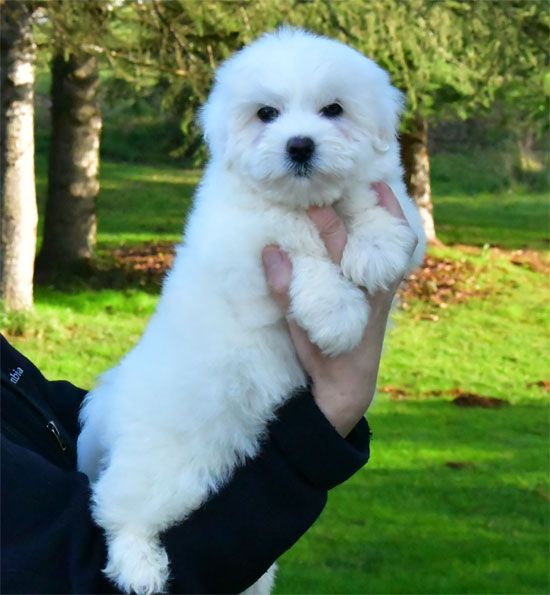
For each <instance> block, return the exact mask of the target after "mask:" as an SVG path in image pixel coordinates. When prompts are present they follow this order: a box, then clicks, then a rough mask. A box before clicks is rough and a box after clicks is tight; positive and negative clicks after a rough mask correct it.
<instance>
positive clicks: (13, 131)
mask: <svg viewBox="0 0 550 595" xmlns="http://www.w3.org/2000/svg"><path fill="white" fill-rule="evenodd" d="M32 19H33V10H32V8H31V7H30V6H29V4H28V3H26V2H22V1H20V2H14V1H11V2H4V3H3V4H2V14H1V25H0V35H1V40H2V41H1V52H2V55H1V62H0V77H1V86H2V87H1V88H2V99H1V108H0V110H1V111H0V127H1V142H2V147H1V156H0V196H1V199H0V207H1V224H2V229H1V233H0V237H1V239H0V248H1V251H0V295H1V297H2V299H3V300H4V307H5V309H6V310H7V311H17V310H26V309H29V308H31V307H32V302H33V291H32V284H33V273H34V258H35V251H36V224H37V220H38V214H37V207H36V190H35V183H34V106H33V94H34V62H35V57H36V46H35V43H34V40H33V36H32Z"/></svg>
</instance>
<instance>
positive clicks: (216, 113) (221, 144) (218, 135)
mask: <svg viewBox="0 0 550 595" xmlns="http://www.w3.org/2000/svg"><path fill="white" fill-rule="evenodd" d="M199 122H200V125H201V128H202V131H203V136H204V140H205V141H206V143H207V145H208V148H209V150H210V154H211V155H212V157H217V156H219V155H221V154H222V153H223V151H224V150H225V146H226V144H227V136H228V129H227V105H226V102H225V101H224V98H223V93H222V92H221V89H220V85H219V84H215V85H214V88H213V89H212V92H211V93H210V96H209V97H208V101H207V102H206V103H205V105H204V106H203V107H202V108H201V110H200V111H199Z"/></svg>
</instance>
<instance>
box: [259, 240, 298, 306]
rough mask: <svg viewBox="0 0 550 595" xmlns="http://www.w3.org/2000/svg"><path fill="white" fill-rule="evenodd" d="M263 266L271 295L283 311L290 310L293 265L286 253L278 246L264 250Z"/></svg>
mask: <svg viewBox="0 0 550 595" xmlns="http://www.w3.org/2000/svg"><path fill="white" fill-rule="evenodd" d="M262 264H263V267H264V271H265V276H266V279H267V285H268V287H269V289H270V290H271V295H272V296H273V298H274V299H275V301H276V302H277V303H278V304H279V306H281V308H282V309H283V310H285V311H286V310H287V309H288V304H289V298H288V288H289V287H290V281H291V279H292V263H291V262H290V259H289V258H288V256H287V254H286V252H284V251H283V250H281V249H280V248H279V247H278V246H266V247H265V248H264V249H263V250H262Z"/></svg>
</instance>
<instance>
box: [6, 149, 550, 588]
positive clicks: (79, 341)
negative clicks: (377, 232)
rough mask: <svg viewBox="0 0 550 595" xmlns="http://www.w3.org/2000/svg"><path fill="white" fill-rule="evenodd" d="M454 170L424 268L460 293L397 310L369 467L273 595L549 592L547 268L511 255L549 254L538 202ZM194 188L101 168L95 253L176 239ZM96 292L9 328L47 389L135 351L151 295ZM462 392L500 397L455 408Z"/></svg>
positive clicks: (293, 558) (530, 193) (80, 289)
mask: <svg viewBox="0 0 550 595" xmlns="http://www.w3.org/2000/svg"><path fill="white" fill-rule="evenodd" d="M453 159H454V158H445V157H438V158H436V159H434V162H433V168H434V196H435V200H434V203H435V207H434V208H435V215H436V224H437V228H438V231H439V235H440V238H441V239H442V240H443V241H444V242H445V243H446V244H448V245H447V246H446V247H440V248H437V249H434V251H433V252H432V256H433V258H435V259H439V260H441V259H443V260H446V261H449V262H453V263H461V266H462V265H463V268H464V270H466V271H467V279H466V280H464V279H463V280H461V279H457V287H459V288H460V287H461V285H460V284H461V283H462V282H464V283H467V284H469V285H467V287H468V289H469V290H470V293H468V292H466V297H465V299H463V300H458V301H457V302H456V303H455V301H453V300H451V301H450V302H449V303H448V304H444V306H446V307H440V306H438V305H437V304H435V303H432V302H430V301H423V300H420V299H411V300H409V301H408V302H407V309H400V310H398V311H397V312H396V315H395V322H396V324H395V327H394V328H393V329H392V330H391V332H390V333H389V336H388V340H387V346H386V353H385V357H384V360H383V364H382V371H381V377H380V383H379V386H380V388H381V389H382V390H381V391H380V393H379V395H378V397H377V401H376V403H375V405H374V406H373V408H372V410H371V411H370V412H369V421H370V423H371V426H372V428H373V431H374V441H373V445H372V459H371V462H370V463H369V465H368V466H367V467H365V469H363V470H362V471H361V472H359V473H358V474H357V475H356V476H355V477H354V478H353V479H352V480H350V481H349V482H348V483H347V484H346V485H344V486H341V487H340V488H338V489H336V490H334V492H333V493H332V494H331V496H330V499H329V504H328V506H327V509H326V510H325V512H324V514H323V517H322V518H321V519H320V520H319V521H318V522H317V524H316V525H315V526H314V527H313V528H312V530H311V531H310V532H309V533H308V534H307V535H306V536H305V537H304V538H303V539H302V540H301V541H300V542H299V543H298V544H297V545H296V546H295V547H294V548H293V549H292V550H291V551H289V552H288V553H287V554H286V555H285V556H284V557H283V559H282V560H281V565H280V566H281V569H280V573H279V580H278V584H277V592H278V593H541V594H542V593H547V592H549V591H550V584H549V575H548V553H549V540H548V535H549V530H550V524H549V502H548V501H549V495H550V492H549V485H548V469H549V466H550V460H549V451H548V414H549V410H548V401H547V393H546V392H545V390H547V387H548V383H546V384H545V383H544V381H545V380H546V381H548V380H549V379H550V378H549V377H550V371H549V367H548V356H547V353H548V347H549V344H548V339H549V337H548V332H547V331H548V328H549V327H548V323H549V316H550V313H549V308H548V306H547V302H548V279H547V276H546V275H545V273H544V271H545V270H546V271H547V270H548V258H547V256H544V255H543V256H542V258H540V257H537V258H535V256H536V254H535V253H529V254H530V255H531V257H532V258H527V259H524V260H522V259H521V258H519V259H518V258H516V257H514V255H513V253H512V250H519V249H526V248H528V249H535V250H537V251H539V253H540V251H541V250H542V249H543V248H545V247H546V246H547V241H548V225H547V222H548V200H547V194H546V193H545V192H544V191H542V190H541V191H536V190H527V189H525V188H522V187H516V188H514V189H513V190H510V188H508V187H503V186H501V185H500V184H494V185H493V186H492V185H491V184H490V183H488V179H489V177H488V176H484V177H483V180H480V179H479V176H478V178H476V177H475V175H474V174H471V172H475V171H476V168H477V162H476V163H472V162H471V161H467V160H466V161H464V160H462V161H461V162H457V161H456V160H455V161H453ZM37 164H38V188H39V197H40V204H41V205H42V206H43V197H44V191H45V171H46V168H45V161H44V159H43V158H39V159H38V161H37ZM453 164H454V165H453ZM462 167H464V168H466V169H467V172H465V171H462V169H461V168H462ZM468 168H469V169H468ZM477 169H479V168H477ZM453 172H454V173H453ZM466 173H468V175H466ZM470 174H471V175H470ZM492 175H493V174H492ZM453 176H454V177H453ZM198 179H199V173H198V172H197V171H196V170H194V169H184V168H179V169H178V168H175V167H171V166H168V165H162V166H161V165H157V166H144V165H141V164H137V163H134V164H124V163H117V162H113V161H108V160H106V161H104V162H103V164H102V190H101V195H100V198H99V201H98V210H99V238H98V245H99V252H100V254H101V255H106V254H109V253H110V251H112V249H113V248H114V247H115V246H119V245H134V244H135V245H138V244H141V243H144V242H151V241H154V242H159V241H166V242H173V241H175V240H177V239H178V237H179V234H180V232H181V228H182V222H183V220H184V218H185V213H186V212H187V211H188V209H189V206H190V201H191V196H192V192H193V188H194V186H195V185H196V183H197V181H198ZM453 244H457V245H453ZM461 244H467V245H468V247H465V246H461ZM488 244H490V245H491V246H495V247H498V248H499V249H496V248H490V247H488V246H487V245H488ZM517 254H518V253H516V255H517ZM521 254H523V253H520V255H521ZM105 285H106V284H101V283H99V284H97V283H96V284H93V283H89V282H87V281H85V280H81V281H79V282H75V283H73V284H72V285H70V287H67V288H66V289H65V290H60V289H56V288H53V287H49V286H41V287H38V288H37V289H36V309H35V313H34V314H33V315H31V316H30V317H29V318H27V319H21V318H17V317H15V318H11V319H8V320H7V321H6V322H5V330H7V331H8V333H9V334H10V337H11V338H12V340H13V342H14V343H15V344H16V346H18V347H19V348H20V349H21V350H23V351H24V352H25V353H26V354H27V355H29V357H31V359H33V360H34V361H35V362H36V363H37V364H38V365H39V366H40V367H41V368H42V369H43V371H44V372H45V373H46V375H48V376H49V377H51V378H67V379H70V380H72V381H73V382H75V383H76V384H80V385H82V386H85V387H88V386H91V384H92V383H93V379H94V377H95V376H96V375H97V374H98V373H99V372H101V371H102V370H105V369H106V368H107V367H109V366H110V365H111V364H113V363H114V362H116V361H117V359H118V358H119V357H120V356H121V355H122V354H123V353H124V352H125V351H126V350H127V349H129V348H130V347H131V346H132V345H133V344H134V343H135V341H136V340H137V339H138V337H139V335H140V333H141V331H142V329H143V327H144V325H145V324H146V322H147V319H148V317H149V316H150V314H151V313H152V311H153V309H154V307H155V303H156V299H157V294H158V288H155V286H154V285H151V284H148V285H147V286H146V287H140V285H139V284H138V283H136V284H135V286H131V285H126V286H123V287H121V288H120V289H118V290H114V289H111V288H108V287H106V286H105ZM462 393H470V394H472V395H474V397H475V396H486V397H494V398H499V399H502V400H503V401H505V402H504V403H503V404H502V406H501V407H495V408H479V407H473V408H466V407H465V408H462V407H458V406H457V405H456V404H455V403H453V399H454V398H455V397H456V396H457V395H458V394H462Z"/></svg>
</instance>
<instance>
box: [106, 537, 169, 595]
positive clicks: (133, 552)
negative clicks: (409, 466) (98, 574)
mask: <svg viewBox="0 0 550 595" xmlns="http://www.w3.org/2000/svg"><path fill="white" fill-rule="evenodd" d="M108 549H109V557H108V561H107V566H106V567H105V569H104V572H105V574H106V575H107V576H108V577H109V578H110V579H111V580H112V581H113V582H114V583H115V584H116V585H117V587H118V588H119V589H121V591H122V592H124V593H135V594H136V595H153V593H165V592H166V583H167V581H168V576H169V568H168V556H167V555H166V551H165V550H164V548H163V547H162V546H161V545H160V544H159V543H158V540H157V539H156V538H154V537H146V536H145V535H143V534H141V533H137V532H132V531H124V532H119V533H117V534H116V535H113V536H112V537H110V538H109V539H108Z"/></svg>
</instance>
